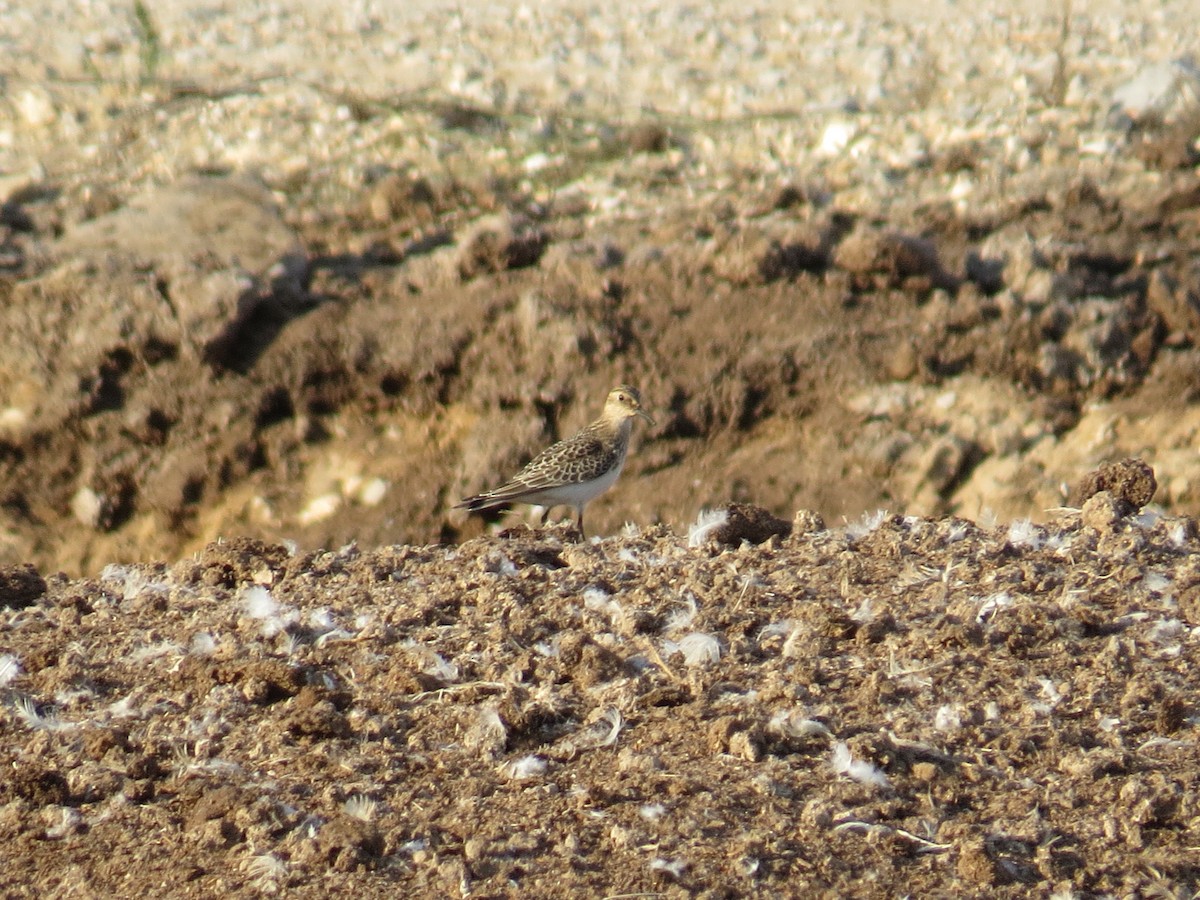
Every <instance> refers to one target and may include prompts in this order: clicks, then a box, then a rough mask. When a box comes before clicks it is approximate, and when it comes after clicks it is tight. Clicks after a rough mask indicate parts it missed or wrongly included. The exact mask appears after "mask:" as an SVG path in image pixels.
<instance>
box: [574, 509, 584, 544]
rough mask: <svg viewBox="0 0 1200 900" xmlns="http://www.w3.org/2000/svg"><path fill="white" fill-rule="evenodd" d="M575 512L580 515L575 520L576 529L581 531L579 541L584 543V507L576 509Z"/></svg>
mask: <svg viewBox="0 0 1200 900" xmlns="http://www.w3.org/2000/svg"><path fill="white" fill-rule="evenodd" d="M575 512H576V513H577V514H578V515H577V517H576V519H575V527H576V528H578V529H579V539H580V540H581V541H582V540H583V539H584V533H583V507H582V506H579V507H576V509H575Z"/></svg>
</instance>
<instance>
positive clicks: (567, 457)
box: [454, 384, 654, 537]
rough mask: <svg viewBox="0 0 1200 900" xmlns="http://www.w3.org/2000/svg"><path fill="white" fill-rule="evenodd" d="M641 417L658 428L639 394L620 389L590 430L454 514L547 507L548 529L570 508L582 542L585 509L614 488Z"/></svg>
mask: <svg viewBox="0 0 1200 900" xmlns="http://www.w3.org/2000/svg"><path fill="white" fill-rule="evenodd" d="M638 417H640V418H642V419H645V420H646V421H647V422H648V423H650V424H651V425H654V419H653V418H652V417H651V415H650V414H649V413H648V412H646V411H645V410H644V409H642V395H641V393H640V392H639V391H638V389H637V388H635V387H631V386H630V385H627V384H621V385H617V386H616V387H615V388H613V389H612V390H611V391H609V392H608V397H607V399H606V400H605V401H604V411H603V412H602V413H601V414H600V418H598V419H597V420H596V421H594V422H593V423H592V424H591V425H588V426H587V427H586V428H584V429H583V430H582V431H580V432H579V433H578V434H575V435H573V436H572V437H569V438H567V439H566V440H562V441H559V442H558V443H557V444H551V445H550V446H549V447H547V448H546V449H545V450H543V451H542V452H541V453H539V454H538V455H537V456H535V457H534V458H533V459H532V460H530V462H529V464H528V465H527V466H525V468H523V469H522V470H521V471H520V472H518V473H517V474H516V475H514V476H513V477H512V478H511V479H510V480H508V481H506V482H505V483H504V484H502V485H500V487H498V488H493V489H492V490H490V491H484V492H483V493H482V494H477V495H475V496H474V497H467V498H466V499H465V500H462V501H461V502H459V503H457V504H456V505H455V507H454V508H455V509H467V510H470V511H471V512H479V511H481V510H485V509H492V508H493V507H496V506H502V505H503V504H505V503H529V504H532V505H534V506H542V507H545V510H544V512H543V513H542V524H543V525H545V524H546V521H547V520H548V519H549V517H550V510H551V509H552V508H554V507H555V506H571V507H574V509H575V516H576V518H575V527H576V528H577V529H578V530H579V535H580V537H583V536H584V533H583V508H584V507H585V506H586V505H587V504H588V502H589V501H591V500H594V499H595V498H596V497H598V496H599V495H600V494H602V493H604V492H605V491H607V490H608V489H609V488H610V487H612V486H613V484H614V483H615V482H616V480H617V476H618V475H620V474H621V469H622V468H623V467H624V466H625V455H626V453H628V451H629V435H630V432H631V431H632V430H633V420H634V418H638Z"/></svg>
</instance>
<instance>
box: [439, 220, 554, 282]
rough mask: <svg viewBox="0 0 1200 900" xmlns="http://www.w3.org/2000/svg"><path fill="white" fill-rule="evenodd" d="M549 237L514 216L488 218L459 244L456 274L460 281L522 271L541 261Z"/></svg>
mask: <svg viewBox="0 0 1200 900" xmlns="http://www.w3.org/2000/svg"><path fill="white" fill-rule="evenodd" d="M549 241H550V238H549V235H548V234H547V233H546V231H545V230H544V229H542V228H539V227H537V226H535V225H533V224H532V223H531V222H529V221H527V220H525V219H523V218H520V217H517V216H489V217H488V218H486V219H483V220H481V221H479V222H477V223H475V226H474V227H473V228H472V229H471V230H470V232H468V234H467V235H466V237H464V238H463V241H462V249H461V252H460V254H459V258H458V274H459V276H460V277H461V278H462V280H463V281H469V280H471V279H472V278H475V277H476V276H478V275H486V274H489V273H493V272H503V271H504V270H505V269H522V268H525V267H526V266H532V265H535V264H536V263H537V261H538V260H539V259H541V258H542V253H543V252H544V251H545V249H546V245H547V244H548V243H549Z"/></svg>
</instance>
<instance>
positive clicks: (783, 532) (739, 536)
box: [712, 503, 792, 547]
mask: <svg viewBox="0 0 1200 900" xmlns="http://www.w3.org/2000/svg"><path fill="white" fill-rule="evenodd" d="M791 533H792V525H791V523H790V522H787V521H786V520H784V519H781V518H779V517H778V516H775V515H773V514H771V513H770V512H769V511H767V510H765V509H763V508H762V507H761V506H752V505H750V504H748V503H731V504H729V505H728V506H727V507H725V521H724V523H722V524H721V525H719V526H717V527H716V528H714V529H713V532H712V538H713V540H715V541H716V542H717V543H718V544H725V545H726V546H729V547H740V546H741V545H742V542H743V541H745V542H747V543H751V544H761V543H762V542H763V541H766V540H769V539H770V538H773V537H780V538H785V537H787V536H788V535H789V534H791Z"/></svg>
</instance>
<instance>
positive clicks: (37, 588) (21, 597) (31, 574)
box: [0, 563, 46, 609]
mask: <svg viewBox="0 0 1200 900" xmlns="http://www.w3.org/2000/svg"><path fill="white" fill-rule="evenodd" d="M44 593H46V581H45V579H44V578H42V576H41V575H39V574H38V570H37V569H35V568H34V567H33V566H31V565H30V564H29V563H24V564H22V565H19V566H3V567H0V606H8V607H11V608H12V609H21V608H23V607H26V606H29V605H30V604H32V603H34V602H35V601H36V600H37V599H38V597H40V596H42V594H44Z"/></svg>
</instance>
